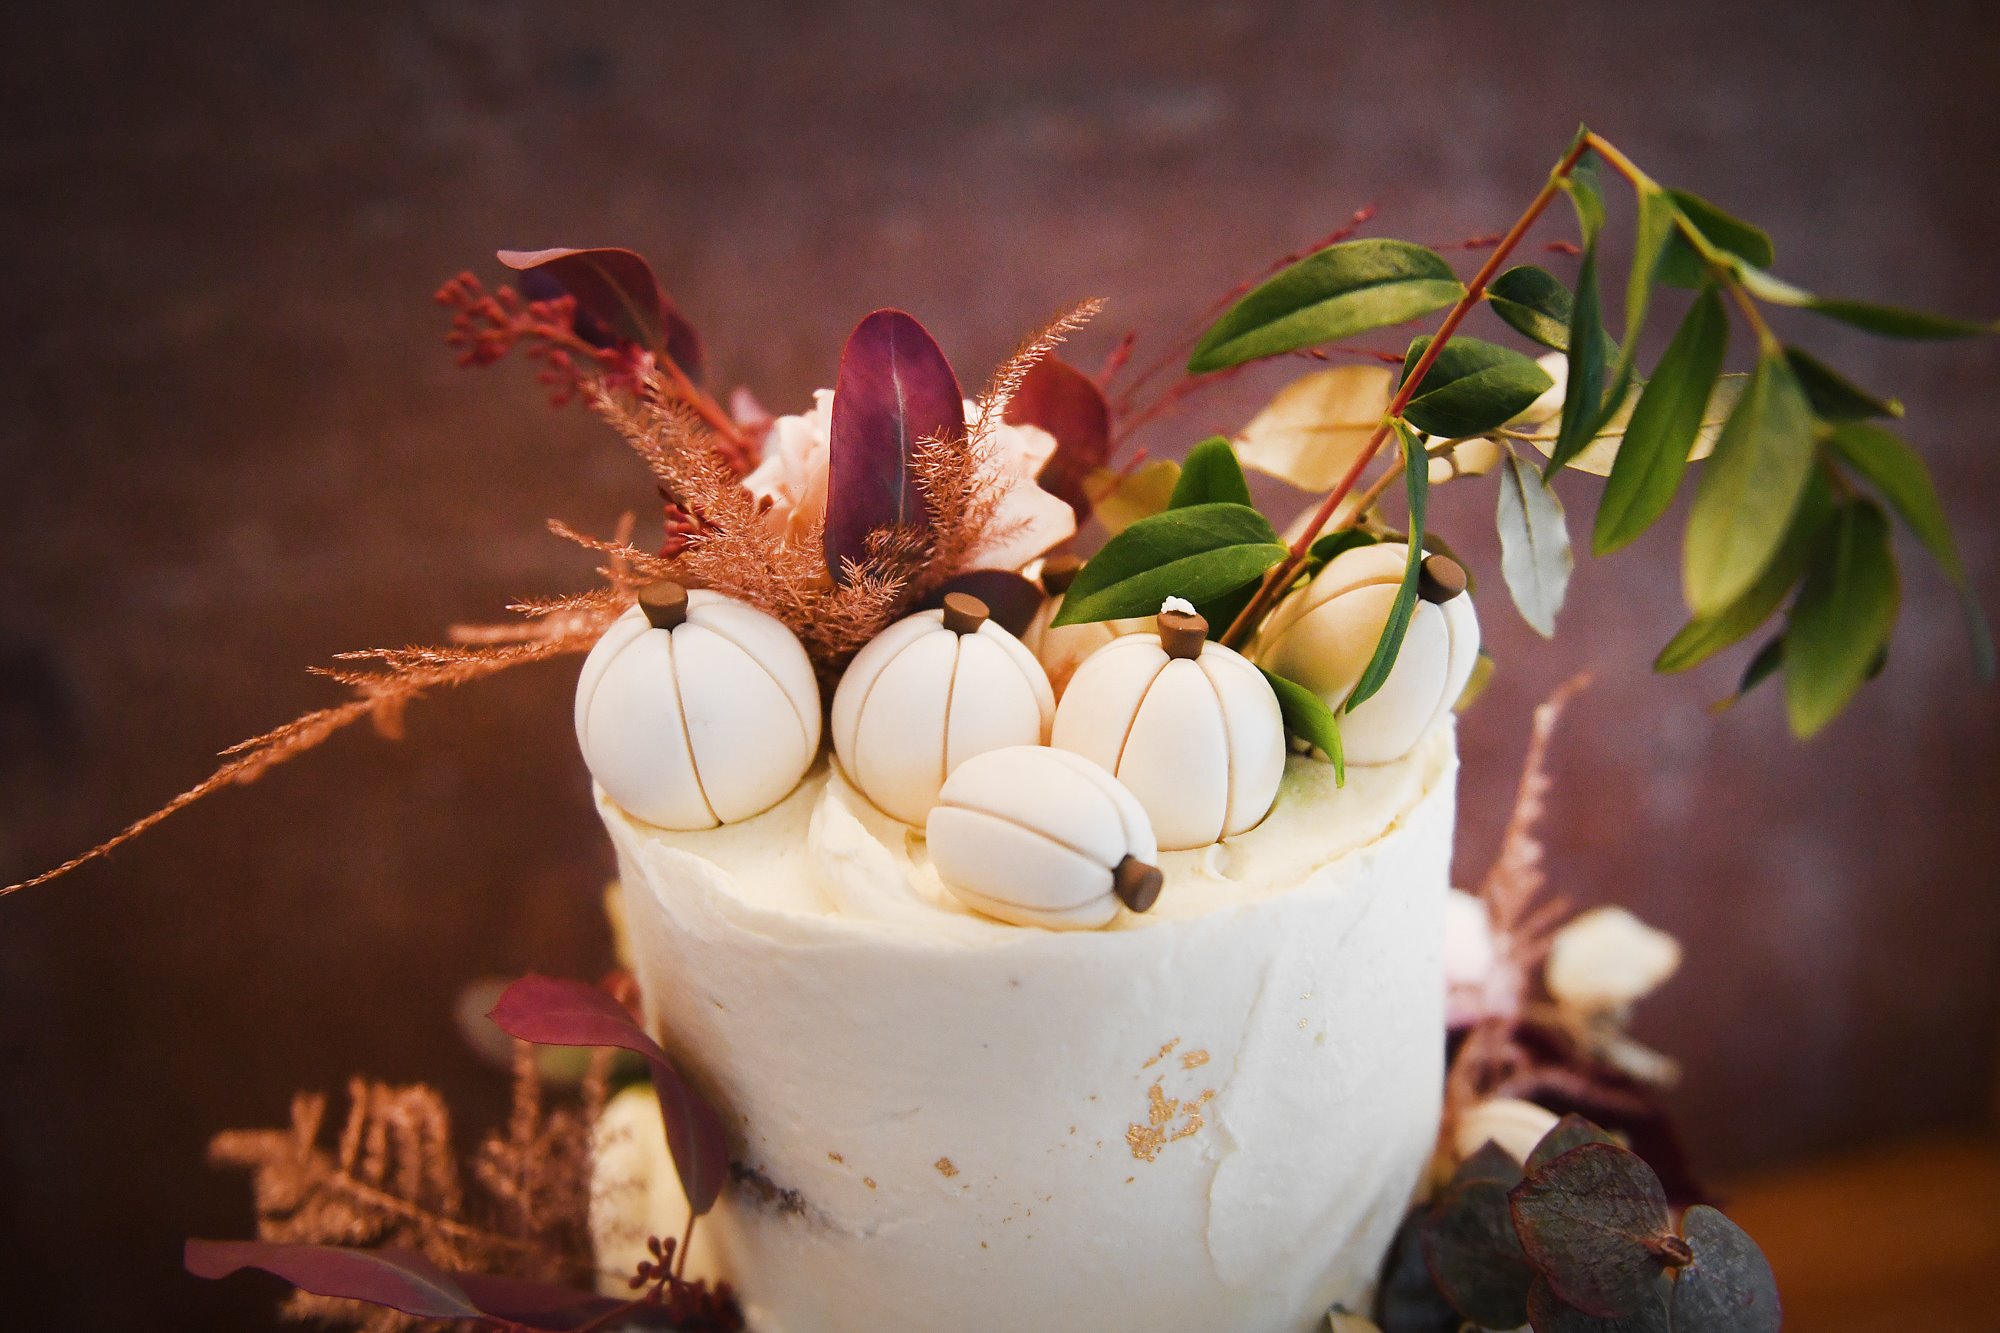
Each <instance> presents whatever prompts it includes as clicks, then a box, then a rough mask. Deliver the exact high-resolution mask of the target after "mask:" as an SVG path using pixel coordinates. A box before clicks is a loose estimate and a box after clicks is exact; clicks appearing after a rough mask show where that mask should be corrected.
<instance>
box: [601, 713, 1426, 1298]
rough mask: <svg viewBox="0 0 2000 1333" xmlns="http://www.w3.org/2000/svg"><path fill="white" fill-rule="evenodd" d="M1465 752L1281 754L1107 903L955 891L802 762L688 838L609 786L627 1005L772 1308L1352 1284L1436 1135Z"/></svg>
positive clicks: (723, 1235) (861, 804)
mask: <svg viewBox="0 0 2000 1333" xmlns="http://www.w3.org/2000/svg"><path fill="white" fill-rule="evenodd" d="M1456 764H1457V760H1456V751H1455V748H1454V745H1453V731H1452V727H1451V725H1450V724H1449V722H1446V723H1444V724H1442V725H1440V726H1439V727H1437V728H1436V729H1435V730H1434V731H1433V732H1432V733H1431V735H1430V736H1428V737H1427V738H1425V740H1424V741H1423V743H1421V744H1420V745H1419V746H1418V747H1417V748H1416V750H1415V751H1414V752H1412V754H1411V755H1410V756H1409V757H1408V758H1407V759H1405V760H1403V761H1401V762H1398V763H1394V764H1387V765H1383V766H1380V767H1377V768H1371V769H1365V770H1360V769H1357V770H1350V772H1349V774H1348V785H1347V787H1346V788H1345V789H1341V790H1336V789H1335V787H1334V785H1333V775H1332V770H1331V768H1330V766H1328V765H1326V764H1324V763H1318V762H1314V761H1311V760H1308V759H1304V758H1294V759H1292V760H1291V761H1289V763H1288V764H1287V767H1286V771H1285V775H1284V778H1283V781H1282V784H1281V787H1280V791H1279V795H1278V799H1277V802H1276V804H1275V805H1274V807H1273V808H1272V810H1271V813H1270V814H1269V816H1268V817H1266V818H1265V819H1264V820H1263V822H1262V823H1260V824H1259V825H1258V826H1257V827H1255V828H1253V829H1251V830H1249V831H1248V832H1246V833H1243V834H1241V835H1238V836H1236V837H1232V838H1229V839H1227V840H1225V841H1223V842H1221V843H1218V844H1215V845H1213V846H1211V847H1206V848H1199V849H1195V850H1191V851H1183V852H1168V853H1163V854H1162V855H1161V857H1160V868H1161V869H1162V871H1163V872H1164V874H1165V887H1164V889H1163V891H1162V893H1161V895H1160V898H1159V901H1158V903H1157V905H1156V906H1155V907H1154V908H1153V909H1152V910H1151V911H1149V912H1147V913H1145V914H1144V915H1135V914H1132V913H1121V914H1120V915H1119V917H1118V919H1117V920H1116V921H1115V922H1114V923H1113V924H1112V925H1111V926H1110V927H1109V928H1107V929H1104V930H1097V931H1080V932H1061V931H1051V930H1043V929H1039V928H1035V927H1024V926H1016V925H1009V924H1005V923H1003V922H999V921H995V920H993V919H991V918H988V917H985V916H982V915H980V914H978V913H977V912H974V911H972V910H971V909H969V908H967V907H965V906H964V905H963V904H962V903H961V902H960V901H959V900H958V898H957V897H955V896H954V895H953V894H952V893H950V892H949V891H948V890H947V889H946V888H945V887H944V886H943V885H942V884H941V883H940V882H939V880H938V878H937V875H936V873H935V872H934V871H933V870H932V869H931V867H930V865H929V863H928V858H927V855H926V848H925V844H924V840H923V836H922V833H921V831H919V830H916V829H912V828H910V827H909V826H907V825H905V824H902V823H899V822H897V821H895V820H892V819H890V818H889V817H887V816H886V815H883V814H882V813H881V812H879V811H877V810H875V809H874V808H873V807H872V806H871V805H869V803H868V802H867V801H866V799H865V798H863V797H861V796H860V795H859V794H858V793H856V792H855V791H854V790H853V788H851V787H850V786H849V785H848V784H847V783H846V781H845V780H844V778H843V777H842V776H841V775H840V774H839V772H838V770H837V769H835V768H831V767H830V766H828V765H826V764H825V763H822V764H821V765H820V766H819V767H818V768H817V769H815V770H814V772H813V773H812V774H810V775H809V776H808V777H807V779H806V781H805V783H804V784H803V785H802V786H801V788H800V789H799V790H798V791H796V792H794V793H793V794H792V795H791V796H790V797H788V798H787V799H786V800H784V801H782V802H780V803H779V804H778V805H777V806H775V807H774V808H772V809H771V810H769V811H767V812H766V813H764V814H762V815H759V816H757V817H756V818H754V819H750V820H747V821H744V822H742V823H739V824H734V825H728V826H724V827H721V828H717V829H712V830H708V831H704V832H699V833H672V832H667V831H664V830H660V829H655V828H652V827H650V826H647V825H644V824H640V823H638V822H636V821H634V820H633V819H631V818H630V817H629V816H627V815H626V814H625V813H624V812H623V811H621V810H619V809H618V808H617V807H616V806H615V805H613V804H612V803H611V802H610V801H609V800H608V799H606V798H605V797H604V796H603V794H602V792H600V793H599V807H600V811H601V813H602V814H603V816H604V819H605V823H606V825H607V827H608V828H609V829H610V831H611V835H612V839H613V842H614V844H615V845H616V847H617V851H618V858H619V864H620V874H621V878H622V880H623V882H624V884H625V888H626V904H625V909H626V914H627V917H628V919H629V923H630V929H631V933H632V941H633V950H634V961H635V964H636V968H637V971H638V974H639V979H640V982H641V986H642V989H643V991H644V994H645V1000H646V1008H647V1015H648V1019H649V1021H650V1022H651V1024H652V1025H653V1027H654V1028H655V1030H656V1031H657V1032H658V1033H659V1035H660V1037H661V1039H662V1041H663V1042H664V1043H665V1044H666V1045H667V1046H668V1048H669V1049H670V1050H673V1051H674V1052H675V1053H676V1054H677V1055H678V1057H679V1058H680V1059H681V1060H682V1061H683V1062H684V1063H685V1064H686V1066H687V1067H688V1069H689V1070H690V1072H691V1074H692V1075H693V1076H694V1077H695V1078H697V1079H698V1080H700V1081H702V1082H704V1083H705V1084H706V1086H707V1087H708V1089H709V1090H710V1091H711V1092H712V1093H713V1094H714V1095H715V1097H716V1100H717V1102H718V1103H719V1104H720V1105H722V1106H723V1107H725V1108H726V1116H727V1118H728V1119H729V1120H730V1122H731V1129H732V1135H733V1139H734V1141H733V1145H732V1147H733V1155H734V1157H735V1159H736V1161H737V1172H738V1180H737V1182H736V1184H735V1185H734V1186H733V1187H732V1188H731V1189H730V1190H729V1191H728V1192H727V1193H726V1194H725V1196H724V1199H723V1201H722V1203H721V1204H720V1205H719V1206H718V1208H717V1210H716V1212H715V1213H714V1214H713V1215H712V1216H711V1217H710V1218H708V1219H706V1220H705V1221H704V1222H703V1224H702V1225H703V1227H704V1228H708V1229H709V1240H710V1241H711V1242H712V1243H713V1244H714V1246H715V1252H716V1255H717V1259H718V1263H719V1265H720V1267H721V1269H722V1271H723V1272H724V1273H726V1274H727V1276H728V1277H729V1278H730V1279H731V1280H732V1281H733V1282H734V1283H735V1284H736V1285H737V1289H738V1291H739V1293H740V1295H741V1297H742V1299H743V1302H744V1305H745V1308H746V1312H747V1314H748V1316H749V1319H750V1322H751V1326H752V1327H753V1328H754V1329H757V1330H759V1333H819V1331H822V1330H824V1331H826V1333H837V1331H842V1330H863V1329H868V1330H879V1329H882V1328H909V1329H929V1328H951V1329H954V1330H963V1331H965V1333H982V1331H985V1330H992V1331H994V1333H998V1331H999V1330H1013V1329H1021V1328H1038V1329H1048V1330H1065V1329H1077V1330H1086V1329H1088V1330H1093V1331H1096V1330H1103V1329H1110V1328H1147V1329H1159V1330H1178V1329H1186V1330H1197V1329H1199V1330H1212V1329H1216V1328H1229V1329H1233V1330H1250V1331H1253V1333H1254V1331H1256V1330H1272V1331H1274V1333H1292V1331H1295V1330H1297V1331H1302V1330H1305V1329H1308V1328H1312V1327H1315V1326H1319V1325H1322V1324H1323V1322H1324V1319H1325V1316H1326V1311H1327V1309H1328V1308H1329V1307H1330V1306H1331V1305H1333V1304H1334V1303H1336V1302H1342V1303H1345V1304H1347V1305H1349V1306H1355V1305H1358V1304H1359V1303H1360V1302H1361V1301H1362V1300H1363V1299H1364V1298H1365V1295H1366V1291H1367V1289H1368V1287H1369V1284H1370V1283H1371V1282H1372V1280H1373V1277H1374V1274H1375V1272H1376V1270H1377V1268H1378V1266H1379V1263H1380V1260H1381V1257H1382V1253H1383V1250H1384V1249H1385V1247H1386V1246H1387V1244H1388V1241H1389V1238H1390V1236H1391V1234H1392V1232H1393V1230H1394V1228H1395V1225H1396V1223H1397V1221H1398V1220H1399V1219H1400V1217H1401V1215H1402V1212H1403V1209H1404V1207H1405V1205H1406V1203H1407V1202H1408V1199H1409V1197H1410V1194H1411V1191H1412V1189H1413V1187H1414V1185H1415V1184H1416V1181H1417V1179H1418V1176H1419V1174H1420V1173H1421V1171H1422V1169H1423V1167H1424V1164H1425V1163H1426V1161H1427V1160H1428V1158H1429V1156H1430V1153H1431V1150H1432V1147H1433V1144H1434V1141H1435V1138H1436V1134H1437V1123H1438V1107H1439V1099H1440V1093H1441V1086H1442V1079H1443V1054H1444V1052H1443V1031H1444V1013H1443V1008H1444V985H1443V969H1442V957H1441V951H1442V938H1443V925H1442V922H1443V913H1444V901H1445V891H1446V885H1447V881H1448V870H1449V862H1450V850H1451V829H1452V815H1453V789H1454V779H1455V774H1456Z"/></svg>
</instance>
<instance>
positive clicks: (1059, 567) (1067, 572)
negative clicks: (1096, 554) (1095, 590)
mask: <svg viewBox="0 0 2000 1333" xmlns="http://www.w3.org/2000/svg"><path fill="white" fill-rule="evenodd" d="M1082 570H1083V561H1082V560H1081V559H1079V558H1078V557H1076V556H1073V555H1052V556H1050V557H1049V558H1048V559H1046V560H1044V561H1042V591H1043V592H1045V593H1047V594H1048V595H1049V596H1051V597H1060V596H1062V595H1063V594H1064V593H1066V592H1068V591H1069V585H1070V584H1072V583H1075V582H1076V576H1077V575H1078V574H1079V573H1080V572H1082Z"/></svg>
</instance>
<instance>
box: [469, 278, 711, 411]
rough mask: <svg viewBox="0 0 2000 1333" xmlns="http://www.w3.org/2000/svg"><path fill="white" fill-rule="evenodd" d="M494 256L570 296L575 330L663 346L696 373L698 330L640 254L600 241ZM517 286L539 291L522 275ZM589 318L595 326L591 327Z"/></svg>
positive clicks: (538, 284)
mask: <svg viewBox="0 0 2000 1333" xmlns="http://www.w3.org/2000/svg"><path fill="white" fill-rule="evenodd" d="M498 258H499V260H500V262H501V263H503V264H505V265H506V266H507V267H508V268H511V269H515V270H518V271H519V272H521V273H522V274H524V275H530V277H532V279H533V281H534V282H535V284H536V288H537V289H539V288H541V285H542V284H543V283H545V282H548V281H551V280H552V281H553V282H554V283H555V284H556V286H557V287H558V288H560V290H561V291H562V292H563V293H564V294H567V295H569V296H573V297H575V298H576V309H577V314H578V316H579V322H578V327H577V331H578V333H580V334H583V335H584V336H585V337H586V338H589V339H590V340H591V341H592V342H597V341H598V340H599V339H600V338H602V337H603V336H604V335H605V334H606V333H608V334H609V335H610V336H611V337H613V338H615V339H617V340H619V341H622V342H632V343H637V344H639V345H640V346H641V347H644V348H647V349H649V350H651V351H654V352H661V351H664V352H665V353H666V354H667V355H668V356H670V357H672V358H673V359H674V363H675V364H676V365H678V366H679V367H680V368H681V369H682V370H683V371H685V372H687V375H688V378H690V379H699V378H700V377H701V365H702V350H701V336H700V335H699V334H697V333H696V332H695V331H694V325H692V324H690V323H688V322H687V320H686V319H685V318H683V317H682V315H681V312H680V310H679V309H678V308H676V307H675V305H674V303H673V300H672V298H670V297H669V296H668V295H667V294H666V293H665V292H663V291H661V290H660V283H659V279H657V278H655V277H654V276H653V266H652V265H650V264H648V263H647V262H646V261H645V259H644V258H642V257H641V256H639V255H637V254H634V253H633V252H632V251H630V250H620V249H616V248H614V247H609V246H600V247H595V248H592V249H587V250H574V249H566V248H562V247H558V248H556V249H553V250H502V251H500V252H499V254H498ZM522 287H523V289H524V290H528V291H529V295H530V296H531V297H534V296H538V295H541V294H542V293H541V291H538V290H536V289H530V287H529V277H524V278H523V281H522ZM585 320H588V321H589V323H588V324H586V323H585V322H584V321H585ZM591 324H594V325H595V326H596V327H595V328H591V327H590V325H591ZM593 334H595V335H596V336H594V337H593V336H592V335H593Z"/></svg>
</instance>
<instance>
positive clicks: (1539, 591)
mask: <svg viewBox="0 0 2000 1333" xmlns="http://www.w3.org/2000/svg"><path fill="white" fill-rule="evenodd" d="M1496 522H1497V524H1498V526H1499V529H1500V573H1501V575H1502V577H1504V578H1505V579H1506V581H1507V591H1508V592H1509V593H1511V594H1512V595H1513V598H1514V605H1515V606H1517V607H1519V608H1520V610H1521V619H1523V620H1525V621H1527V622H1528V624H1529V625H1530V626H1532V627H1533V628H1534V631H1535V633H1537V634H1539V635H1541V636H1542V637H1543V638H1545V639H1546V638H1551V637H1553V636H1554V635H1555V632H1556V612H1558V611H1560V610H1561V609H1562V604H1563V597H1564V596H1565V595H1566V594H1567V593H1568V591H1569V575H1570V569H1571V567H1572V566H1573V565H1574V564H1575V556H1573V555H1572V554H1571V553H1570V548H1569V526H1568V524H1567V523H1565V522H1564V520H1563V507H1562V501H1560V500H1558V499H1557V498H1556V493H1555V489H1554V488H1553V487H1551V486H1550V485H1549V481H1548V478H1547V477H1545V476H1543V475H1542V474H1541V473H1540V472H1538V471H1536V470H1535V469H1534V468H1532V467H1529V466H1527V465H1526V464H1524V463H1522V462H1521V460H1520V458H1519V457H1518V456H1517V455H1516V454H1515V453H1514V451H1513V450H1512V449H1509V450H1507V456H1506V457H1505V458H1503V459H1501V460H1500V507H1499V510H1498V513H1497V516H1496Z"/></svg>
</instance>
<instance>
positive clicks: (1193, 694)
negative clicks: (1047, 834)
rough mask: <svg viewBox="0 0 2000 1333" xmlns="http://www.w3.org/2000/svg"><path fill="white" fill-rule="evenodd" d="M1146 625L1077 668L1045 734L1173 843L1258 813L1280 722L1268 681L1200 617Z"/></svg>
mask: <svg viewBox="0 0 2000 1333" xmlns="http://www.w3.org/2000/svg"><path fill="white" fill-rule="evenodd" d="M1172 605H1173V603H1172V601H1170V602H1169V606H1172ZM1182 605H1185V603H1183V604H1182ZM1158 625H1159V631H1158V633H1156V634H1127V635H1125V636H1123V637H1122V638H1118V639H1114V640H1112V642H1110V643H1109V644H1107V645H1105V646H1104V647H1102V648H1100V649H1098V650H1097V651H1096V652H1095V653H1093V654H1091V656H1090V658H1089V660H1088V661H1086V662H1085V663H1084V664H1083V665H1082V666H1081V667H1079V668H1078V669H1077V673H1076V675H1075V676H1073V677H1072V678H1071V679H1070V683H1069V689H1068V690H1067V691H1065V692H1064V694H1063V698H1062V705H1061V706H1060V707H1059V708H1057V710H1056V725H1055V738H1054V741H1053V742H1052V743H1053V744H1055V745H1056V746H1058V747H1060V748H1062V749H1065V750H1073V751H1075V752H1076V753H1077V754H1080V755H1082V756H1083V757H1084V758H1086V759H1088V760H1090V761H1091V762H1092V763H1095V764H1096V765H1098V767H1100V768H1102V769H1104V771H1105V772H1107V773H1110V774H1112V775H1114V776H1115V777H1117V779H1118V780H1119V781H1120V782H1122V783H1124V784H1125V785H1126V786H1127V787H1129V788H1131V789H1132V794H1133V795H1135V796H1137V797H1138V798H1139V804H1140V805H1142V806H1144V807H1145V810H1146V814H1147V815H1148V816H1149V817H1150V818H1151V819H1152V821H1153V832H1154V833H1155V834H1156V835H1157V836H1158V838H1159V840H1160V846H1161V847H1162V848H1164V849H1166V850H1168V851H1180V850H1184V849H1186V848H1190V847H1204V846H1207V845H1208V844H1209V843H1212V842H1215V841H1217V840H1218V839H1221V838H1227V837H1232V836H1234V835H1235V834H1238V833H1242V832H1244V831H1245V830H1247V829H1250V828H1253V827H1255V826H1256V824H1257V822H1258V821H1259V820H1261V819H1263V818H1264V816H1265V814H1266V813H1267V812H1268V811H1269V810H1270V808H1271V802H1272V801H1273V800H1274V799H1276V797H1277V794H1278V780H1279V779H1280V778H1281V777H1283V776H1284V772H1285V727H1284V720H1283V718H1282V716H1281V715H1280V713H1279V711H1278V696H1277V695H1276V694H1274V693H1273V692H1272V690H1271V685H1270V682H1269V681H1267V680H1265V679H1264V677H1263V674H1262V673H1261V672H1259V671H1258V670H1257V668H1256V667H1254V666H1252V665H1250V663H1249V662H1248V661H1246V660H1245V659H1243V658H1242V657H1239V656H1238V655H1237V654H1236V653H1234V652H1232V651H1230V650H1229V649H1227V648H1225V647H1223V646H1222V645H1221V644H1219V643H1209V642H1208V641H1207V634H1208V622H1207V621H1206V620H1203V619H1202V618H1201V617H1200V616H1198V615H1195V614H1194V613H1193V612H1192V611H1186V610H1163V611H1162V612H1161V613H1160V617H1159V622H1158Z"/></svg>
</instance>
